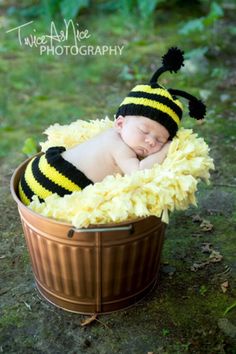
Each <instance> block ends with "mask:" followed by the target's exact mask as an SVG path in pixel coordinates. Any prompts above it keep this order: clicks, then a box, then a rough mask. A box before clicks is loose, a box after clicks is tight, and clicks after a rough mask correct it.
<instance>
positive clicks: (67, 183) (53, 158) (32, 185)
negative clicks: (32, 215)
mask: <svg viewBox="0 0 236 354" xmlns="http://www.w3.org/2000/svg"><path fill="white" fill-rule="evenodd" d="M65 150H66V149H65V148H64V147H61V146H59V147H51V148H49V149H48V150H47V151H46V153H45V154H43V155H41V156H36V157H34V158H33V159H32V160H31V161H30V163H29V164H28V166H27V168H26V170H25V172H24V174H23V176H22V177H21V180H20V183H19V196H20V199H21V200H22V202H23V203H24V204H26V205H29V204H30V202H31V200H32V197H33V195H37V196H38V198H39V200H40V201H43V200H45V199H46V198H47V197H49V196H50V195H52V194H54V193H56V194H57V195H59V196H60V197H63V196H64V195H66V194H71V193H72V192H75V191H80V190H81V189H83V188H85V187H86V186H87V185H89V184H93V182H92V181H90V180H89V179H88V178H87V177H86V176H85V175H84V174H83V173H82V172H81V171H79V170H78V169H77V168H76V167H75V166H73V165H72V164H71V163H69V162H68V161H66V160H64V159H63V157H62V156H61V153H62V152H63V151H65Z"/></svg>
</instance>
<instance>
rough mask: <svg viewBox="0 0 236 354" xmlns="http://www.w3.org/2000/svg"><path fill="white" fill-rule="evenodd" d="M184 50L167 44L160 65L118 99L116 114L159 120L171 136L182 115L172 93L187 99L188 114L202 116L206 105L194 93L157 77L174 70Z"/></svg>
mask: <svg viewBox="0 0 236 354" xmlns="http://www.w3.org/2000/svg"><path fill="white" fill-rule="evenodd" d="M183 54H184V52H183V51H181V50H180V49H179V48H176V47H175V48H170V49H169V50H168V52H167V53H166V54H165V55H164V56H163V57H162V66H161V67H160V68H159V69H158V70H157V71H156V72H155V73H154V74H153V76H152V78H151V80H150V81H149V83H148V84H143V85H137V86H135V87H134V88H133V89H132V90H131V92H130V93H129V94H128V96H127V97H126V98H125V99H124V100H123V102H122V103H121V105H120V107H119V109H118V111H117V113H116V118H117V117H118V116H119V115H122V116H126V115H131V116H144V117H147V118H150V119H152V120H154V121H156V122H159V123H160V124H162V125H163V126H164V127H165V128H166V129H167V130H168V132H169V134H170V137H171V138H172V137H174V136H175V134H176V132H177V130H178V128H179V125H180V122H181V118H182V113H183V106H182V104H181V102H180V101H179V100H178V99H177V98H176V96H182V97H184V98H186V99H188V100H189V115H190V116H191V117H193V118H195V119H203V118H204V116H205V114H206V106H205V105H204V103H202V102H201V101H200V100H198V99H197V98H196V97H194V96H192V95H190V94H189V93H187V92H185V91H182V90H175V89H166V88H164V87H163V86H161V85H160V84H158V82H157V80H158V78H159V77H160V75H161V74H162V73H164V72H165V71H170V72H171V73H172V72H173V71H174V72H175V73H176V72H177V71H178V70H179V69H180V68H181V66H184V57H183Z"/></svg>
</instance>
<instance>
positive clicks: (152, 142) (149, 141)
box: [146, 136, 156, 147]
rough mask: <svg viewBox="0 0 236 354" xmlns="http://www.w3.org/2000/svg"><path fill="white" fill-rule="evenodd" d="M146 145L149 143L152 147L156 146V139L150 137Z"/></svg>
mask: <svg viewBox="0 0 236 354" xmlns="http://www.w3.org/2000/svg"><path fill="white" fill-rule="evenodd" d="M146 143H148V144H149V145H150V146H151V147H154V146H155V145H156V139H155V138H153V137H152V136H149V137H147V138H146Z"/></svg>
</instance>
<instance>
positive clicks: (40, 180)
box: [32, 157, 72, 197]
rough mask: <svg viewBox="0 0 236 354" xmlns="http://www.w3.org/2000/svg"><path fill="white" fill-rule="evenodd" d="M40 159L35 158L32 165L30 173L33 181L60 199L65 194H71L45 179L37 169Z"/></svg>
mask: <svg viewBox="0 0 236 354" xmlns="http://www.w3.org/2000/svg"><path fill="white" fill-rule="evenodd" d="M40 158H41V157H36V158H35V159H34V161H33V163H32V173H33V176H34V178H35V180H36V181H37V182H38V183H39V184H40V185H41V186H43V187H44V188H46V189H47V190H48V191H50V192H52V193H57V194H58V195H59V196H60V197H63V196H64V195H65V194H71V193H72V192H71V191H68V189H66V188H63V187H61V186H60V185H59V184H57V183H55V182H53V181H51V180H50V179H49V178H48V177H46V176H45V175H44V174H43V172H41V170H40V169H39V161H40Z"/></svg>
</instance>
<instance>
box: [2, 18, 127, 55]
mask: <svg viewBox="0 0 236 354" xmlns="http://www.w3.org/2000/svg"><path fill="white" fill-rule="evenodd" d="M33 22H34V21H30V22H27V23H24V24H23V25H20V26H18V27H15V28H12V29H10V30H8V31H6V33H10V32H16V33H17V36H18V41H19V44H20V46H21V47H30V48H38V49H39V53H40V55H122V52H123V49H124V45H113V46H112V45H105V44H104V45H89V44H88V41H89V38H90V37H91V34H90V33H89V30H88V29H83V30H81V29H80V28H79V24H78V23H76V24H75V23H74V22H73V21H72V20H68V21H67V20H65V19H64V27H63V29H60V30H58V28H57V26H56V24H55V22H54V21H52V22H51V24H50V30H49V33H48V34H40V35H37V34H36V33H37V31H36V29H35V28H33V29H31V26H32V24H33ZM29 30H31V33H27V35H26V34H25V33H26V32H29Z"/></svg>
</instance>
